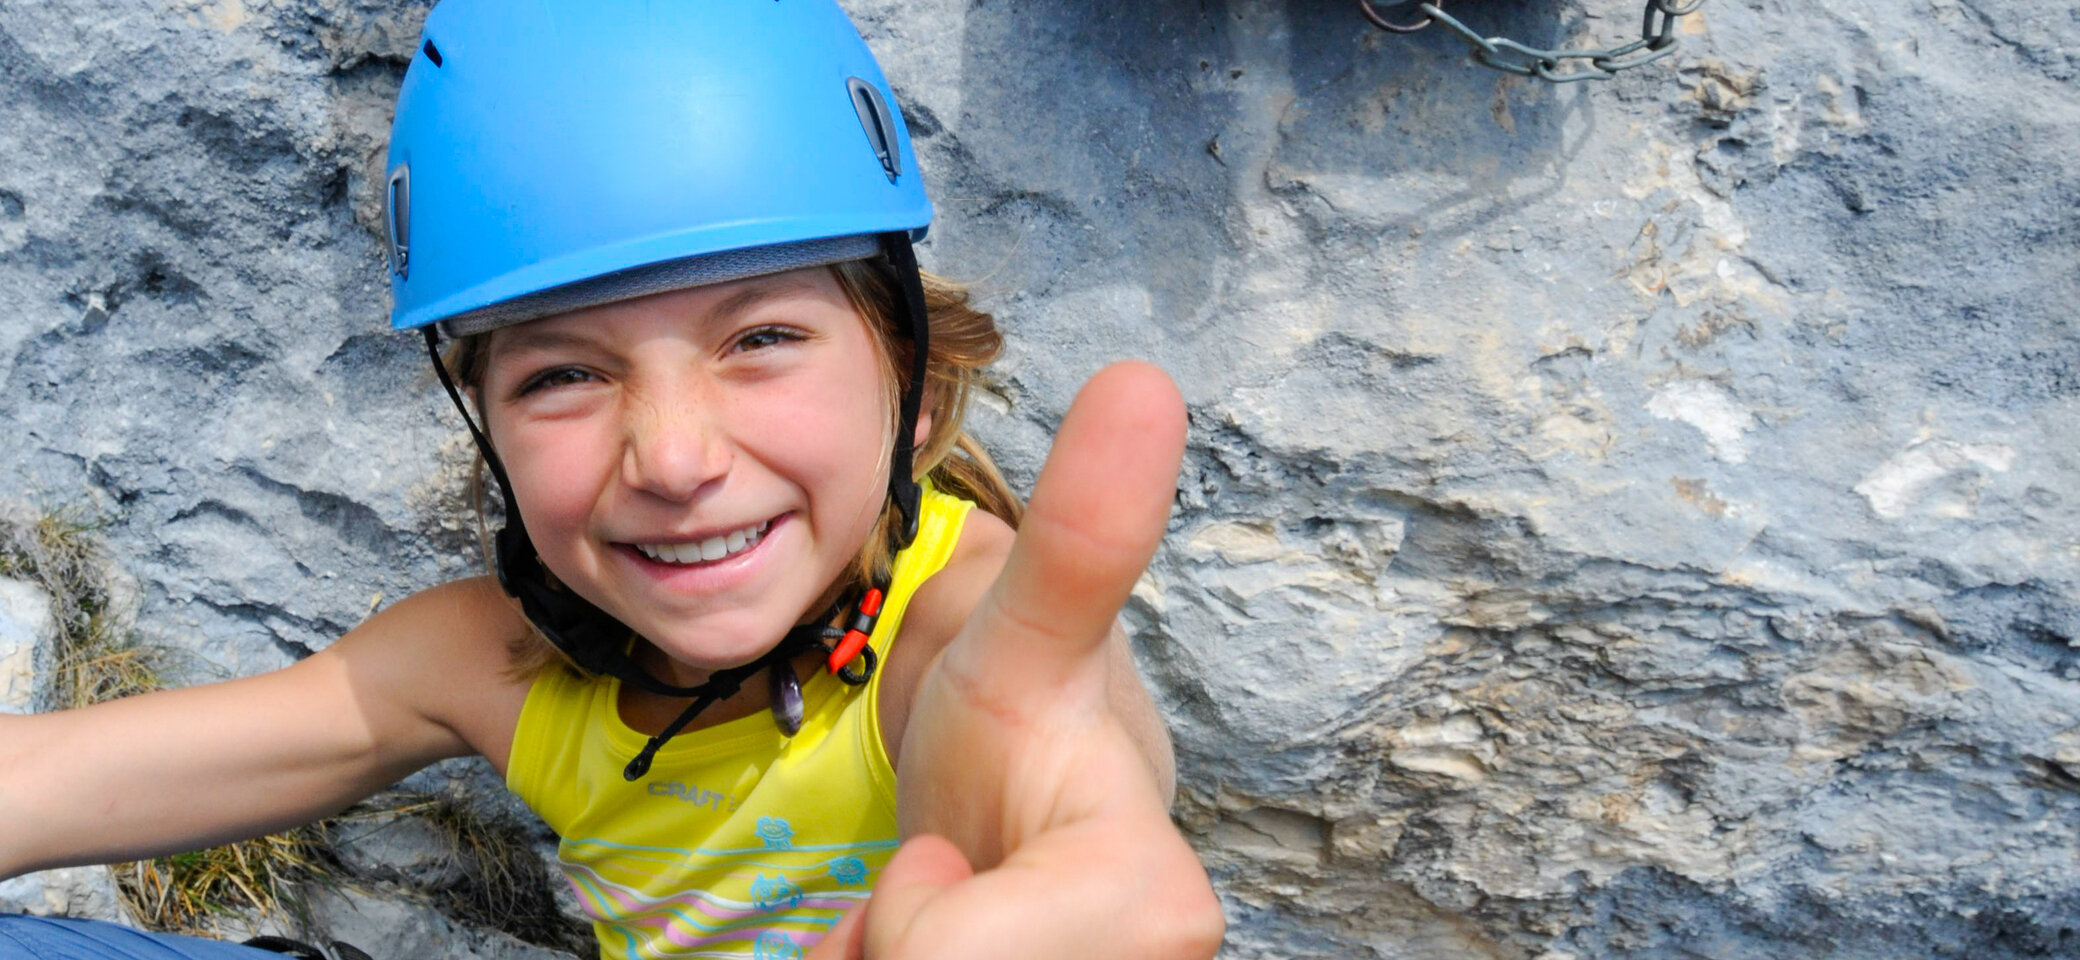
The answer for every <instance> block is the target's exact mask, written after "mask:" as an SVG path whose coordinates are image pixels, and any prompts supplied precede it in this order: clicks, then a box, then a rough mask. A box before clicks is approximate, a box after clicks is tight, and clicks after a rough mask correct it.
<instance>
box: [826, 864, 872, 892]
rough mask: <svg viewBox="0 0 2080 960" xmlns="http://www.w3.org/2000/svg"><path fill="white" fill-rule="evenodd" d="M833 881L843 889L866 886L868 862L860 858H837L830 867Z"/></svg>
mask: <svg viewBox="0 0 2080 960" xmlns="http://www.w3.org/2000/svg"><path fill="white" fill-rule="evenodd" d="M829 870H830V874H831V879H832V880H836V881H838V885H839V886H841V887H858V886H864V885H866V882H867V862H866V861H865V860H861V859H860V858H858V857H837V858H834V859H832V860H831V862H830V866H829Z"/></svg>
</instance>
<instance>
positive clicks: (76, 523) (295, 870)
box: [0, 508, 336, 934]
mask: <svg viewBox="0 0 2080 960" xmlns="http://www.w3.org/2000/svg"><path fill="white" fill-rule="evenodd" d="M104 526H106V521H105V520H103V519H101V518H98V517H95V516H92V515H91V514H89V513H88V512H87V511H84V510H81V509H78V508H66V509H59V510H44V511H38V512H30V511H26V510H19V509H16V510H9V511H6V512H0V576H4V577H11V578H14V579H19V580H25V581H28V582H30V583H33V584H35V585H36V586H37V587H38V588H40V589H41V590H42V591H43V592H44V594H46V595H47V596H49V597H50V600H51V618H52V620H53V621H54V622H55V625H56V628H57V630H56V633H57V636H56V638H55V640H56V642H55V643H54V644H53V649H52V650H51V652H50V656H49V659H48V662H47V664H46V665H45V669H46V671H47V673H46V678H45V682H44V686H43V689H42V690H41V691H40V692H39V697H40V699H41V701H42V703H40V704H39V706H41V707H42V708H44V709H54V710H70V709H76V708H79V707H86V706H92V705H93V704H97V703H102V702H104V701H108V700H115V699H118V698H121V697H128V696H133V695H136V694H140V693H150V692H152V691H154V690H161V689H164V688H165V687H166V686H167V684H168V680H169V677H170V675H171V674H172V673H173V672H174V668H175V666H176V665H177V661H176V658H175V655H174V653H173V651H171V650H168V649H166V648H164V647H158V646H153V645H151V644H147V643H145V642H143V640H142V639H141V638H140V637H138V635H137V633H136V631H135V630H134V629H132V628H131V626H130V624H129V623H128V621H127V620H126V619H125V618H124V616H123V613H124V611H122V610H119V609H118V604H117V602H116V599H115V595H116V591H115V584H114V582H113V578H112V576H111V575H110V572H109V565H108V562H107V548H106V546H105V544H104V543H103V541H102V539H101V536H100V531H101V529H102V528H103V527H104ZM334 862H336V859H335V858H334V857H333V856H332V855H331V853H330V847H329V844H328V843H327V840H326V832H325V828H324V825H323V824H319V825H316V826H313V827H304V828H300V829H297V830H292V831H289V832H286V833H281V834H275V835H273V836H268V837H261V838H260V839H257V840H248V841H244V842H241V843H234V844H229V845H227V846H222V847H216V848H212V849H209V850H200V851H196V852H193V853H181V854H175V855H173V856H170V857H161V858H159V859H156V860H149V861H140V862H137V863H123V864H114V865H112V866H111V867H110V869H111V870H112V871H113V873H114V874H115V878H116V889H117V891H118V892H119V893H120V894H121V895H122V897H123V901H124V906H125V907H126V908H127V909H128V910H129V911H130V913H131V914H132V915H134V916H135V917H136V918H137V919H138V921H139V922H141V923H143V924H144V925H145V926H147V927H150V928H152V929H155V930H163V931H170V932H175V933H192V934H207V933H211V932H213V929H212V928H213V926H214V921H215V920H216V919H217V918H220V917H223V916H225V915H228V914H233V913H242V912H251V913H257V914H260V915H262V916H270V915H279V914H281V913H282V912H283V911H284V910H285V909H287V910H288V911H289V912H291V913H301V912H302V910H301V904H302V901H301V899H299V898H298V897H297V896H296V892H295V891H296V889H297V886H298V885H299V884H304V883H310V882H313V881H324V880H326V879H327V878H329V877H330V876H331V871H330V870H329V869H328V867H329V864H331V863H334Z"/></svg>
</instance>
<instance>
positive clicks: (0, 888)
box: [0, 866, 136, 926]
mask: <svg viewBox="0 0 2080 960" xmlns="http://www.w3.org/2000/svg"><path fill="white" fill-rule="evenodd" d="M0 913H26V914H30V915H32V916H38V917H80V918H83V919H87V920H101V921H104V922H107V923H115V924H121V925H123V926H136V922H135V921H133V920H132V919H131V918H130V914H129V912H128V911H126V910H124V909H123V902H122V898H121V897H120V895H118V894H117V892H116V881H115V877H113V876H111V875H110V874H109V872H108V868H107V867H99V866H92V867H63V868H60V869H57V870H44V871H41V872H38V873H30V874H24V875H22V876H19V877H12V878H9V879H7V880H0Z"/></svg>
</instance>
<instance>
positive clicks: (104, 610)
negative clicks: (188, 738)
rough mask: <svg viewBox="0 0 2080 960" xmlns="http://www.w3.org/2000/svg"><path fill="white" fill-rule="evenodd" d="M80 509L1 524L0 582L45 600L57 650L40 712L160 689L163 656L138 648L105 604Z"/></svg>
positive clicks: (93, 525)
mask: <svg viewBox="0 0 2080 960" xmlns="http://www.w3.org/2000/svg"><path fill="white" fill-rule="evenodd" d="M102 526H103V521H101V520H100V519H98V518H95V517H92V516H89V515H88V514H87V513H86V512H85V511H82V510H79V509H76V508H75V509H65V510H51V511H44V512H41V513H37V514H33V515H23V514H19V513H15V514H9V515H5V516H0V576H4V577H12V578H15V579H20V580H26V581H28V582H30V583H33V584H36V585H37V586H38V587H40V588H42V590H43V592H44V593H45V594H46V595H48V596H49V597H50V599H51V615H52V619H53V620H54V621H55V622H56V626H57V633H58V636H57V644H56V646H55V649H54V650H53V651H52V653H51V658H50V662H49V664H48V667H47V669H48V673H47V675H46V680H45V683H44V688H43V690H42V691H41V698H42V700H43V704H42V705H43V706H45V707H48V708H54V709H60V710H63V709H70V708H73V707H84V706H87V705H89V704H95V703H100V702H102V701H104V700H114V699H116V698H118V697H127V696H130V695H131V694H136V693H144V692H147V691H151V690H157V689H159V688H161V687H163V686H165V679H166V674H167V672H168V671H169V669H170V668H171V667H172V656H171V654H170V652H169V651H167V650H165V649H162V648H159V647H154V646H150V645H147V644H144V643H141V642H139V641H138V639H137V636H136V634H135V633H134V632H133V631H131V630H130V629H129V627H128V625H127V624H125V623H124V622H123V621H122V619H121V617H120V616H119V615H118V611H117V610H115V609H114V603H113V602H112V592H113V591H112V589H111V587H112V584H111V583H110V577H109V574H108V566H107V563H106V562H105V561H104V559H103V558H104V552H103V550H102V546H101V539H100V536H99V531H100V529H101V527H102Z"/></svg>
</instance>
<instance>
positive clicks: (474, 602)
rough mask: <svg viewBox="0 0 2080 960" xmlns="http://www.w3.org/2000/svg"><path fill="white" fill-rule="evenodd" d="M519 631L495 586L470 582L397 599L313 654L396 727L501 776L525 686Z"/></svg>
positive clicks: (522, 631) (519, 621)
mask: <svg viewBox="0 0 2080 960" xmlns="http://www.w3.org/2000/svg"><path fill="white" fill-rule="evenodd" d="M528 630H529V627H528V625H527V621H526V619H525V618H524V617H522V616H521V614H520V612H519V611H518V610H517V609H516V608H515V605H514V604H513V602H512V601H511V600H510V599H509V598H508V597H507V596H506V595H505V593H504V591H502V590H500V589H499V586H498V583H497V581H495V580H493V579H491V578H489V577H476V578H472V579H468V580H458V581H454V582H452V583H445V584H441V585H440V586H437V587H431V588H428V589H426V590H422V591H420V592H418V593H415V594H413V595H411V596H409V597H406V598H405V599H403V600H400V601H398V602H397V603H395V604H393V605H391V606H390V607H388V608H385V609H384V610H383V611H382V612H380V613H377V614H376V615H375V616H373V617H370V618H369V619H368V620H367V621H365V622H363V623H362V624H361V625H360V626H358V627H356V628H354V630H352V631H351V632H349V633H348V634H347V635H346V636H344V637H342V638H340V641H339V642H338V643H335V644H333V645H332V647H330V648H328V649H327V650H325V651H324V652H323V653H322V654H320V655H319V656H323V657H328V658H336V659H338V660H340V661H342V662H343V663H344V664H345V665H346V668H347V669H348V671H349V672H350V673H353V674H356V675H359V676H360V677H361V678H363V680H364V681H365V682H364V683H357V684H356V686H357V687H362V688H363V689H365V690H366V691H367V693H368V695H369V696H370V697H372V698H377V699H380V700H381V701H383V703H384V705H385V706H387V707H388V708H389V710H388V711H387V712H389V713H390V714H392V715H394V716H397V717H399V719H400V722H401V723H407V724H416V725H421V726H428V727H432V728H437V729H439V730H443V731H446V732H447V733H448V734H449V735H452V736H454V737H456V738H459V739H460V740H461V741H462V742H463V743H464V744H466V745H467V747H468V748H469V749H470V750H472V751H474V752H477V753H480V754H483V755H484V756H485V757H486V758H487V759H489V760H491V762H492V764H493V765H494V766H497V767H498V768H499V769H500V770H501V771H503V770H504V768H505V760H506V754H507V753H508V752H509V750H510V748H511V744H512V734H513V725H514V724H515V723H516V722H517V721H518V719H519V715H520V707H521V705H522V704H523V703H525V701H526V698H527V689H528V686H529V684H530V678H528V677H524V676H517V675H515V673H514V671H513V669H512V655H511V649H512V646H513V644H514V643H515V642H516V641H518V640H520V639H521V638H523V637H525V636H526V635H527V633H528Z"/></svg>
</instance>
